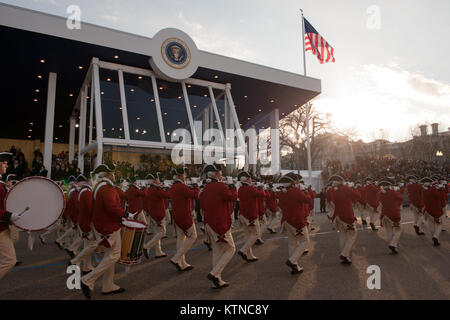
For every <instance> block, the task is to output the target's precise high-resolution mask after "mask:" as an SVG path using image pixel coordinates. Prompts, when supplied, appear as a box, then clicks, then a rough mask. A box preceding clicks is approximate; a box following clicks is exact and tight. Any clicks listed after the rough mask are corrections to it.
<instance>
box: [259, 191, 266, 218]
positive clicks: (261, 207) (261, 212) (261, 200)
mask: <svg viewBox="0 0 450 320" xmlns="http://www.w3.org/2000/svg"><path fill="white" fill-rule="evenodd" d="M257 190H261V191H262V192H263V193H264V196H263V197H258V200H257V203H258V216H260V217H262V216H263V215H265V214H266V206H265V204H264V200H265V199H266V192H265V191H264V189H263V188H262V187H259V188H257Z"/></svg>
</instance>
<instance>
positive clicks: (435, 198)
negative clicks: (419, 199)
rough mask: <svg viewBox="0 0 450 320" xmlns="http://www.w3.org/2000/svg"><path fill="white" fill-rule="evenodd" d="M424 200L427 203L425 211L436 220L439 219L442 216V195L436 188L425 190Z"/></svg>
mask: <svg viewBox="0 0 450 320" xmlns="http://www.w3.org/2000/svg"><path fill="white" fill-rule="evenodd" d="M423 200H424V203H425V211H426V212H428V214H429V215H430V216H432V217H434V218H439V217H440V216H441V215H442V214H443V211H442V194H441V192H440V191H439V190H438V189H436V188H435V187H430V188H428V190H424V194H423Z"/></svg>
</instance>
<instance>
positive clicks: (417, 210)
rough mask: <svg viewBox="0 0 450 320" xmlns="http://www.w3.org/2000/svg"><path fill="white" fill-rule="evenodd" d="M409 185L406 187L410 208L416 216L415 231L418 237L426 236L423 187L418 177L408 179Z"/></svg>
mask: <svg viewBox="0 0 450 320" xmlns="http://www.w3.org/2000/svg"><path fill="white" fill-rule="evenodd" d="M407 179H408V180H409V183H408V184H407V185H406V190H407V191H408V196H409V206H410V208H411V211H412V212H413V215H414V230H415V232H416V234H417V235H420V236H421V235H424V234H425V233H424V232H423V231H422V226H423V224H424V203H423V192H424V189H423V186H422V185H421V184H420V183H418V181H417V177H415V176H409V177H407Z"/></svg>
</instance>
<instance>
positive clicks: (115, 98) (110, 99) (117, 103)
mask: <svg viewBox="0 0 450 320" xmlns="http://www.w3.org/2000/svg"><path fill="white" fill-rule="evenodd" d="M99 78H100V99H101V107H102V124H103V137H104V138H115V139H125V135H124V133H123V130H124V129H123V116H122V103H121V100H120V89H119V76H118V72H117V71H116V70H108V69H103V68H100V70H99Z"/></svg>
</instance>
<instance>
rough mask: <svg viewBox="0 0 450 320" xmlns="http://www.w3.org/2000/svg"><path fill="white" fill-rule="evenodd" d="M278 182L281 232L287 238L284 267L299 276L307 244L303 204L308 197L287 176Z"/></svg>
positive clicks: (307, 236)
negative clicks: (279, 186) (286, 254)
mask: <svg viewBox="0 0 450 320" xmlns="http://www.w3.org/2000/svg"><path fill="white" fill-rule="evenodd" d="M279 182H280V183H282V184H283V187H284V188H283V190H282V191H281V192H280V194H279V205H280V209H281V210H282V212H283V218H282V221H281V224H282V227H281V228H282V232H283V233H285V234H287V236H288V251H289V257H288V259H287V261H286V265H287V266H288V267H290V268H291V274H300V273H302V272H303V268H302V267H300V266H299V261H300V258H301V257H302V255H303V253H304V252H305V250H307V248H308V244H309V233H308V228H307V223H306V218H307V216H306V211H305V208H306V207H305V206H304V205H303V204H308V203H309V201H310V197H309V196H307V195H306V193H304V192H303V191H301V190H300V189H299V188H296V187H295V182H296V181H295V180H294V179H293V178H292V177H291V176H289V175H285V176H283V177H281V179H280V181H279Z"/></svg>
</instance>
